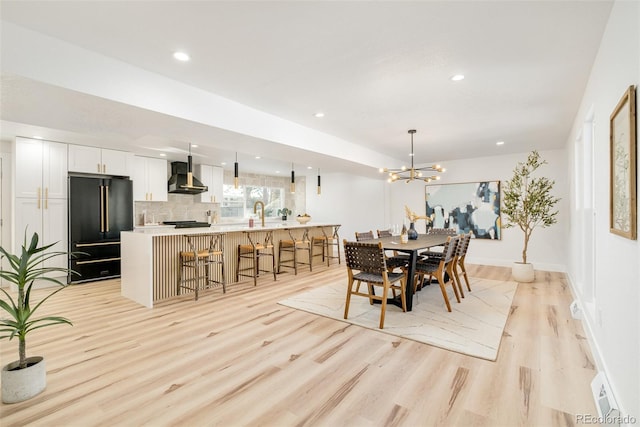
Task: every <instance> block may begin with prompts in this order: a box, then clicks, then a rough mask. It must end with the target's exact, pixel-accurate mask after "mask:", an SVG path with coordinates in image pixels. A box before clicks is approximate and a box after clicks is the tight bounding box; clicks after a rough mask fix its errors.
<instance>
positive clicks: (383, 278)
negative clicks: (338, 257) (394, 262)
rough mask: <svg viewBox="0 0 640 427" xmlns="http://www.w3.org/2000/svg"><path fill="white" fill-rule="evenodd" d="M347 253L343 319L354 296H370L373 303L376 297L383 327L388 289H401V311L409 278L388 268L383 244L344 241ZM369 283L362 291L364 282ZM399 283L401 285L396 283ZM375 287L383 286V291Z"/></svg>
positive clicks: (404, 307)
mask: <svg viewBox="0 0 640 427" xmlns="http://www.w3.org/2000/svg"><path fill="white" fill-rule="evenodd" d="M343 245H344V256H345V261H346V264H347V273H348V282H347V299H346V303H345V307H344V318H345V319H347V318H348V316H349V305H350V303H351V296H352V295H356V296H361V297H366V298H368V299H369V303H370V304H372V305H373V301H374V300H378V301H380V302H381V305H380V329H383V328H384V318H385V313H386V310H387V297H388V294H389V289H394V290H398V291H400V299H401V301H402V311H407V301H406V293H405V291H406V280H405V274H404V273H392V272H389V271H388V269H387V265H386V262H385V256H384V250H383V249H382V243H380V242H378V243H366V242H348V241H347V240H346V239H345V240H344V242H343ZM363 282H364V283H366V284H367V289H368V292H367V293H364V292H361V291H360V285H361V284H362V283H363ZM398 282H399V284H397V283H398ZM374 286H380V287H382V294H381V295H375V294H374V292H373V287H374Z"/></svg>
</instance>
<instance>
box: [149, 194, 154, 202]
mask: <svg viewBox="0 0 640 427" xmlns="http://www.w3.org/2000/svg"><path fill="white" fill-rule="evenodd" d="M149 200H151V201H153V193H149Z"/></svg>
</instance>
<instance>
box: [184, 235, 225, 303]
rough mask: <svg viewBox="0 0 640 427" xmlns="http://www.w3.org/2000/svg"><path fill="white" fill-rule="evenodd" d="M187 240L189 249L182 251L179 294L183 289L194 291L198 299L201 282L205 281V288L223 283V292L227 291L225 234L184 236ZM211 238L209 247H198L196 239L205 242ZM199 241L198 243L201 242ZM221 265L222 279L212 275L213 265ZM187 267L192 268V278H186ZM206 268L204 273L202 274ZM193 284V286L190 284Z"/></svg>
mask: <svg viewBox="0 0 640 427" xmlns="http://www.w3.org/2000/svg"><path fill="white" fill-rule="evenodd" d="M183 237H184V238H185V239H186V241H187V246H188V247H189V250H188V251H180V255H179V258H180V267H179V268H178V295H180V293H181V290H182V289H188V290H190V291H194V292H195V295H196V301H197V300H198V291H199V290H200V288H201V282H202V281H204V286H203V288H205V289H209V288H211V287H212V285H213V286H215V285H222V293H226V292H227V287H226V280H225V275H224V234H206V235H192V236H183ZM207 238H208V239H209V244H208V247H206V248H205V249H196V243H194V241H198V240H199V241H200V242H202V243H204V242H205V241H206V239H207ZM200 242H198V243H200ZM214 265H217V266H219V267H220V276H219V277H220V280H217V279H216V278H214V277H213V276H212V275H211V266H214ZM186 269H192V270H193V272H194V274H193V277H191V278H186V276H187V275H186V274H185V273H186ZM202 270H204V275H203V274H202V273H203V271H202ZM190 284H192V286H190Z"/></svg>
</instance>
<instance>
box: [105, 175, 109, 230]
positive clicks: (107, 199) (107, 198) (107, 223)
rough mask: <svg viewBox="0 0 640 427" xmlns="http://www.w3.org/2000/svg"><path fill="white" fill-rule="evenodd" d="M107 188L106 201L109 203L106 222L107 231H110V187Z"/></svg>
mask: <svg viewBox="0 0 640 427" xmlns="http://www.w3.org/2000/svg"><path fill="white" fill-rule="evenodd" d="M105 188H106V189H107V195H106V196H105V200H106V202H107V214H106V216H107V218H106V221H105V222H106V224H105V226H106V229H107V231H109V186H108V185H105Z"/></svg>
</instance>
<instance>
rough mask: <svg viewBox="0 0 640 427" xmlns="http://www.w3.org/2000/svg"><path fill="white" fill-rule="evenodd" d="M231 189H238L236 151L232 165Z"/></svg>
mask: <svg viewBox="0 0 640 427" xmlns="http://www.w3.org/2000/svg"><path fill="white" fill-rule="evenodd" d="M233 187H234V188H238V152H237V151H236V162H235V163H234V164H233Z"/></svg>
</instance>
